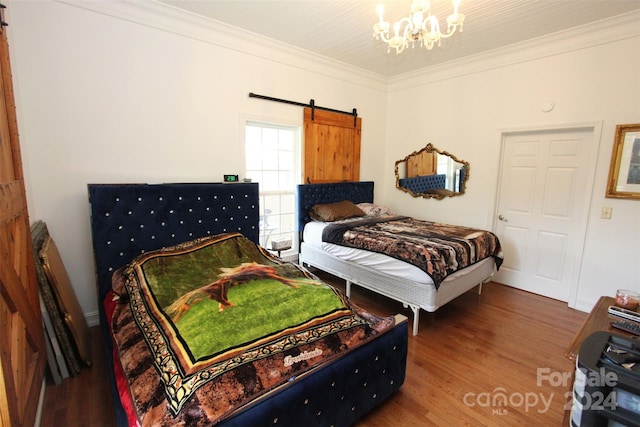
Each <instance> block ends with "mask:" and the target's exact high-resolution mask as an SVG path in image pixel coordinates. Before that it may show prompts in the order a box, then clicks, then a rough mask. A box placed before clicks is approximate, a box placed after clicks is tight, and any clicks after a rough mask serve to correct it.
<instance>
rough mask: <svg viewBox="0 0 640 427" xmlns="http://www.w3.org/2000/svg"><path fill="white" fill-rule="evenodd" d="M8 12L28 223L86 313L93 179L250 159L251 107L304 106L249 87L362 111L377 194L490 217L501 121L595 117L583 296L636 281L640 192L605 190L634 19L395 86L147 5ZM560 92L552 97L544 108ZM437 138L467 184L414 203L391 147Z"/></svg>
mask: <svg viewBox="0 0 640 427" xmlns="http://www.w3.org/2000/svg"><path fill="white" fill-rule="evenodd" d="M83 7H90V8H91V10H89V9H84V8H83ZM635 19H636V21H635V22H636V23H637V19H638V18H637V16H636V17H635ZM7 20H8V21H9V23H10V26H9V27H8V35H9V42H10V49H11V60H12V68H13V75H14V85H15V95H16V104H17V110H18V111H17V112H18V125H19V129H20V138H21V144H22V155H23V162H24V166H25V175H26V184H27V193H28V202H29V209H30V216H31V220H32V221H35V220H37V219H42V220H44V221H46V222H47V224H48V226H49V229H50V232H51V234H52V236H53V237H54V239H55V240H56V241H57V243H58V246H59V247H60V250H61V253H62V257H63V260H64V262H65V265H66V268H67V270H68V272H69V275H70V278H71V281H72V283H73V285H74V288H75V290H76V294H77V295H78V298H79V300H80V303H81V305H82V308H83V310H84V312H85V314H86V315H88V316H89V317H90V322H91V321H92V320H93V321H95V315H96V311H97V302H96V298H95V289H94V287H95V285H94V277H93V259H92V249H91V237H90V229H89V215H88V205H87V197H86V184H87V183H92V182H170V181H174V182H180V181H182V182H184V181H219V180H220V179H221V175H222V174H224V173H235V172H238V171H239V170H240V169H241V168H242V166H241V159H242V157H241V154H240V153H241V147H242V142H241V140H240V139H241V127H242V123H241V122H242V118H246V117H252V118H264V119H278V120H283V121H286V122H288V123H290V122H294V123H301V122H302V119H301V117H302V110H301V109H300V108H299V107H292V106H288V105H284V104H277V103H272V102H267V101H261V100H256V99H250V98H249V97H248V93H249V92H255V93H259V94H264V95H269V96H274V97H279V98H285V99H291V100H295V101H301V102H308V100H309V99H311V98H313V99H315V101H316V103H317V104H318V105H322V106H327V107H332V108H337V109H342V110H350V109H351V108H357V109H358V112H359V115H360V116H362V117H363V135H362V160H361V164H362V166H361V178H362V179H363V180H374V181H376V199H377V200H378V201H380V202H381V203H384V204H387V205H389V206H391V207H393V208H395V209H397V210H398V211H402V212H404V213H409V214H412V215H415V216H417V217H422V218H431V219H437V220H447V221H449V222H451V223H461V224H467V225H476V226H481V227H486V228H492V226H493V210H494V205H495V189H496V185H497V173H498V166H499V157H500V132H501V130H502V129H506V128H514V127H521V126H532V127H535V126H548V125H552V124H566V123H574V122H581V123H583V122H585V121H599V122H601V123H602V136H601V140H600V148H599V158H598V162H597V170H596V171H595V175H596V176H595V183H594V189H593V194H592V204H591V208H590V220H589V230H588V235H587V241H586V244H585V251H584V259H583V263H582V272H581V277H580V286H579V290H578V300H579V301H578V302H579V304H578V305H579V306H580V307H581V308H583V309H588V308H590V304H593V303H594V302H595V301H596V300H597V298H598V297H599V296H600V295H601V294H609V295H611V294H612V293H613V292H614V291H615V289H616V288H617V287H620V286H625V287H629V288H638V287H640V270H639V268H640V267H639V266H640V262H638V261H640V258H639V257H640V202H638V201H630V200H613V199H605V198H604V189H605V185H606V179H607V172H608V165H609V159H610V155H611V147H612V143H613V132H614V129H615V125H616V124H617V123H634V122H636V123H637V122H640V88H639V84H640V83H639V82H640V63H639V58H638V52H639V51H640V49H639V47H640V46H639V44H640V41H639V37H640V36H639V35H638V29H637V25H636V26H635V27H633V26H632V25H627V26H623V27H622V30H623V33H624V34H628V33H631V34H632V37H629V36H628V35H627V36H621V35H617V33H616V34H613V35H611V34H606V36H607V37H598V36H599V35H600V34H599V33H598V32H596V33H595V35H594V36H584V37H582V38H579V37H576V40H578V41H579V43H573V44H571V43H569V46H570V47H569V48H567V47H566V46H567V40H552V43H551V44H549V45H545V46H542V47H535V46H531V47H528V46H525V47H522V46H520V48H519V49H516V50H515V51H513V52H507V53H504V52H503V53H501V54H500V55H493V56H483V57H482V58H476V59H473V60H472V61H466V62H464V63H460V64H453V65H449V66H448V67H447V68H444V67H439V68H438V69H433V70H429V72H428V73H427V72H422V73H414V74H412V75H407V76H403V77H401V78H398V79H394V80H392V81H390V82H387V81H385V80H383V79H381V78H378V77H376V76H373V75H370V74H368V73H365V72H362V71H358V70H354V69H352V68H349V67H346V66H344V65H341V64H336V63H333V62H331V61H328V60H326V59H324V58H318V57H315V56H313V55H310V54H309V53H307V52H303V51H298V50H295V49H290V48H283V47H282V46H280V45H278V44H276V43H273V42H270V41H261V42H257V41H256V40H252V39H250V38H249V37H247V38H243V37H238V35H237V34H234V33H232V32H230V31H228V30H226V29H225V28H224V27H219V26H216V25H211V24H210V23H207V22H205V21H204V20H201V19H199V18H197V17H194V16H190V15H180V14H179V13H178V12H175V11H171V10H170V9H168V8H164V7H161V6H160V5H153V4H152V3H147V2H122V3H120V2H104V1H93V2H73V3H67V2H56V1H52V0H42V1H14V0H12V1H9V2H8V9H7ZM629 28H631V31H629ZM591 33H593V31H592V32H591ZM602 40H604V41H605V42H603V41H602ZM603 43H604V44H603ZM523 51H524V52H529V53H528V54H525V55H523V53H522V52H523ZM548 99H552V100H554V101H555V102H556V105H557V106H556V108H555V109H554V110H553V111H552V112H551V113H548V114H544V113H542V112H541V111H540V109H539V106H540V104H541V103H542V102H544V101H546V100H548ZM427 142H432V143H434V145H436V146H437V147H438V148H441V149H445V150H448V151H451V152H452V153H454V154H456V155H458V156H459V157H460V158H461V159H464V160H467V161H469V162H470V163H471V179H470V181H469V185H468V192H467V194H466V195H465V196H463V197H456V198H452V199H447V200H443V201H435V200H425V199H413V198H411V197H410V196H408V195H407V194H405V193H403V192H400V191H398V190H396V189H395V188H394V183H395V180H394V178H393V166H394V163H395V161H396V160H398V159H401V158H403V157H404V156H405V155H407V154H409V153H410V152H412V151H414V150H416V149H419V148H421V147H422V146H424V145H425V144H426V143H427ZM602 206H611V207H613V218H612V219H611V220H608V221H607V220H601V219H600V218H599V212H600V208H601V207H602Z"/></svg>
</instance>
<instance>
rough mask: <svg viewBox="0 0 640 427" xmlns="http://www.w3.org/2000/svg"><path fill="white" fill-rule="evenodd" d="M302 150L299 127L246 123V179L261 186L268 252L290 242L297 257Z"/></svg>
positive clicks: (262, 229) (262, 224)
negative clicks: (284, 241)
mask: <svg viewBox="0 0 640 427" xmlns="http://www.w3.org/2000/svg"><path fill="white" fill-rule="evenodd" d="M299 147H300V128H299V127H296V126H280V125H274V124H266V123H258V122H251V121H247V123H246V126H245V159H246V160H245V161H246V164H245V167H246V172H245V176H246V177H247V178H251V180H252V181H253V182H258V183H259V184H260V245H261V246H262V247H264V248H267V249H269V248H271V242H272V241H273V240H282V239H287V240H290V241H291V243H292V245H293V246H292V249H291V250H290V251H289V252H291V253H294V252H295V253H297V238H294V237H295V233H296V228H297V226H296V216H295V212H296V204H295V195H296V185H297V184H298V183H299V181H298V177H299V176H300V172H299V170H300V160H299V159H300V154H299V153H300V149H299ZM286 253H287V251H285V252H284V253H283V254H286Z"/></svg>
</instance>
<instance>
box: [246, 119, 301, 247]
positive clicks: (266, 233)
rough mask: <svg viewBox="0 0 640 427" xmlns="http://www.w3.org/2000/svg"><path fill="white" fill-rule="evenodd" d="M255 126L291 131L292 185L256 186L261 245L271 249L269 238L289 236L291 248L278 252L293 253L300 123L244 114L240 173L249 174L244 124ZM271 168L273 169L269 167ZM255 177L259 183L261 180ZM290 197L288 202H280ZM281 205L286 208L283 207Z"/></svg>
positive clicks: (298, 181) (299, 161) (299, 168)
mask: <svg viewBox="0 0 640 427" xmlns="http://www.w3.org/2000/svg"><path fill="white" fill-rule="evenodd" d="M248 126H255V127H260V128H267V129H277V130H279V129H282V130H287V131H293V133H294V147H293V159H294V166H293V170H292V171H291V188H288V189H284V190H283V189H277V190H266V189H264V188H263V186H262V185H260V187H259V197H260V208H259V209H260V242H259V243H260V245H261V246H263V247H264V248H266V249H271V241H272V240H274V239H276V240H277V239H285V240H286V239H290V240H291V249H288V250H284V251H281V252H279V254H280V256H282V257H289V256H295V255H296V254H297V253H298V238H297V233H298V231H297V216H296V199H295V198H296V186H297V185H298V184H300V180H301V178H300V177H301V163H302V161H301V151H302V126H301V124H300V123H295V124H294V123H291V122H286V121H282V120H273V119H260V118H245V119H243V120H242V141H243V143H242V168H243V171H244V174H243V177H251V171H248V170H247V157H246V150H247V127H248ZM272 172H273V171H272ZM254 181H258V183H259V184H260V182H259V181H260V180H259V179H258V180H254ZM286 197H289V203H282V202H283V200H284V201H286ZM283 205H284V206H285V207H284V209H285V211H282V208H283Z"/></svg>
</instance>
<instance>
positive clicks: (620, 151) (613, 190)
mask: <svg viewBox="0 0 640 427" xmlns="http://www.w3.org/2000/svg"><path fill="white" fill-rule="evenodd" d="M606 197H613V198H618V199H638V200H640V123H635V124H630V125H617V126H616V136H615V139H614V141H613V153H612V154H611V166H609V182H608V184H607V194H606Z"/></svg>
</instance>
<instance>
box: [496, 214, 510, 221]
mask: <svg viewBox="0 0 640 427" xmlns="http://www.w3.org/2000/svg"><path fill="white" fill-rule="evenodd" d="M498 219H499V220H500V221H504V222H507V221H509V220H508V219H507V218H505V217H504V215H498Z"/></svg>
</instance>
